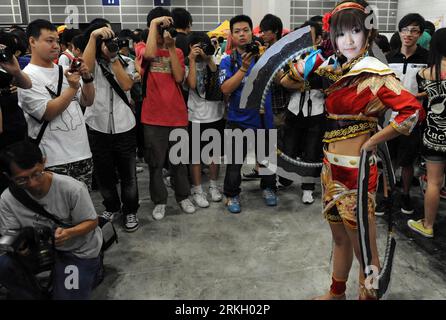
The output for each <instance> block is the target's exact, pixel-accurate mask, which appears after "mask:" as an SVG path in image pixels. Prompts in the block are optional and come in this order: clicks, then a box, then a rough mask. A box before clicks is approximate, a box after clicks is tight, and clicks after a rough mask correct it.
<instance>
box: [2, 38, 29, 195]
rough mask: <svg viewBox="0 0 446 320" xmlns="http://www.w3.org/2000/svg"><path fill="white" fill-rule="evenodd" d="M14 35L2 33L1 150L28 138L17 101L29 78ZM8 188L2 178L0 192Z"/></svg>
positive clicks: (23, 118) (27, 84) (27, 86)
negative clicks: (21, 63) (20, 63)
mask: <svg viewBox="0 0 446 320" xmlns="http://www.w3.org/2000/svg"><path fill="white" fill-rule="evenodd" d="M16 49H17V48H16V42H15V37H14V35H12V34H10V33H6V32H3V31H1V32H0V150H1V149H3V148H5V147H6V146H8V145H10V144H13V143H14V142H17V141H22V140H24V139H25V138H26V121H25V117H24V116H23V111H22V109H20V107H19V104H18V100H17V87H21V88H23V89H29V88H31V86H32V83H31V80H30V79H29V77H28V76H27V75H26V74H25V73H24V72H22V71H21V70H20V66H19V63H18V62H17V59H16V57H15V56H14V53H15V52H16V51H17V50H16ZM7 186H8V184H7V181H6V180H5V179H4V177H0V192H2V191H3V190H4V189H5V188H6V187H7Z"/></svg>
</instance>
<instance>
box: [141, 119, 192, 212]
mask: <svg viewBox="0 0 446 320" xmlns="http://www.w3.org/2000/svg"><path fill="white" fill-rule="evenodd" d="M175 129H184V130H186V132H187V128H177V127H162V126H151V125H144V145H145V148H144V158H145V161H146V162H147V164H148V166H149V173H150V187H149V188H150V198H151V199H152V201H153V203H155V205H158V204H166V203H167V196H168V194H167V189H166V185H165V184H164V180H163V171H162V170H163V167H164V164H165V163H166V160H167V159H168V158H169V150H170V148H171V147H172V146H173V145H175V144H176V143H177V141H169V135H170V133H171V132H172V131H173V130H175ZM169 165H170V173H171V177H172V178H173V181H172V186H173V188H174V189H175V199H176V201H177V202H181V201H183V200H185V199H187V198H188V197H189V194H190V184H189V180H188V173H187V167H186V165H185V164H183V163H180V164H177V165H174V164H172V163H171V162H170V161H169Z"/></svg>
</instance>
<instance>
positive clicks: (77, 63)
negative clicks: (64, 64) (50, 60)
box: [70, 58, 82, 73]
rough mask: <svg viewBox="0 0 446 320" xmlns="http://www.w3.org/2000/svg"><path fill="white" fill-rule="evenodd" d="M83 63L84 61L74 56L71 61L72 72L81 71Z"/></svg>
mask: <svg viewBox="0 0 446 320" xmlns="http://www.w3.org/2000/svg"><path fill="white" fill-rule="evenodd" d="M81 65H82V63H81V62H80V61H79V60H78V59H77V58H74V59H73V61H71V65H70V72H71V73H73V72H76V71H79V69H80V67H81Z"/></svg>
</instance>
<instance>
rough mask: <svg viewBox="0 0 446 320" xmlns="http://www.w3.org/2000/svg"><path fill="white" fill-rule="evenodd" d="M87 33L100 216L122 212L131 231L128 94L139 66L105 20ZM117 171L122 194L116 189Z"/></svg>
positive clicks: (133, 201)
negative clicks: (94, 96)
mask: <svg viewBox="0 0 446 320" xmlns="http://www.w3.org/2000/svg"><path fill="white" fill-rule="evenodd" d="M85 37H86V39H89V40H88V44H87V47H86V48H85V51H84V55H83V58H84V59H85V63H86V64H87V66H88V68H89V69H90V71H91V72H92V73H93V74H94V85H95V88H96V94H97V95H98V96H99V97H101V99H96V101H95V102H94V104H93V106H92V107H91V108H88V110H86V112H85V121H86V123H87V124H88V127H89V131H88V137H89V139H90V144H91V150H92V152H93V162H94V171H95V174H96V175H95V177H96V178H97V182H98V186H99V191H100V192H101V195H102V197H103V199H104V202H103V203H104V206H105V211H104V212H103V213H102V216H103V217H104V218H106V219H108V220H110V221H113V220H114V218H115V217H116V216H118V215H119V214H120V213H121V210H122V213H123V224H124V229H125V231H127V232H133V231H136V230H137V229H138V227H139V223H138V218H137V216H136V213H137V211H138V208H139V204H138V201H139V199H138V184H137V178H136V129H135V125H136V121H135V115H134V112H133V108H134V106H133V105H131V104H130V93H129V92H130V89H131V88H132V86H133V83H134V80H135V73H136V72H135V65H134V62H133V60H131V59H130V58H128V57H121V56H120V55H119V54H118V51H119V44H118V40H117V38H115V34H114V32H113V30H112V29H111V27H110V24H109V23H108V22H107V21H103V22H98V23H93V24H92V25H91V26H90V28H89V29H87V30H86V32H85ZM116 172H118V174H119V181H120V183H121V197H119V195H118V190H117V187H116V181H118V178H117V177H116ZM121 204H122V205H121ZM121 207H122V209H121Z"/></svg>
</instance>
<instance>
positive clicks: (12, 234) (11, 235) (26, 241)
mask: <svg viewBox="0 0 446 320" xmlns="http://www.w3.org/2000/svg"><path fill="white" fill-rule="evenodd" d="M0 252H7V253H10V254H13V255H15V256H16V257H17V258H20V259H21V260H22V261H23V262H24V263H26V264H27V267H29V268H30V269H31V270H32V271H33V272H35V273H39V272H43V271H47V270H51V268H52V266H53V264H54V253H55V250H54V235H53V232H52V230H51V229H50V228H48V227H44V226H41V227H36V228H33V227H25V228H22V229H20V230H7V231H6V232H4V233H3V235H2V236H1V237H0Z"/></svg>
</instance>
